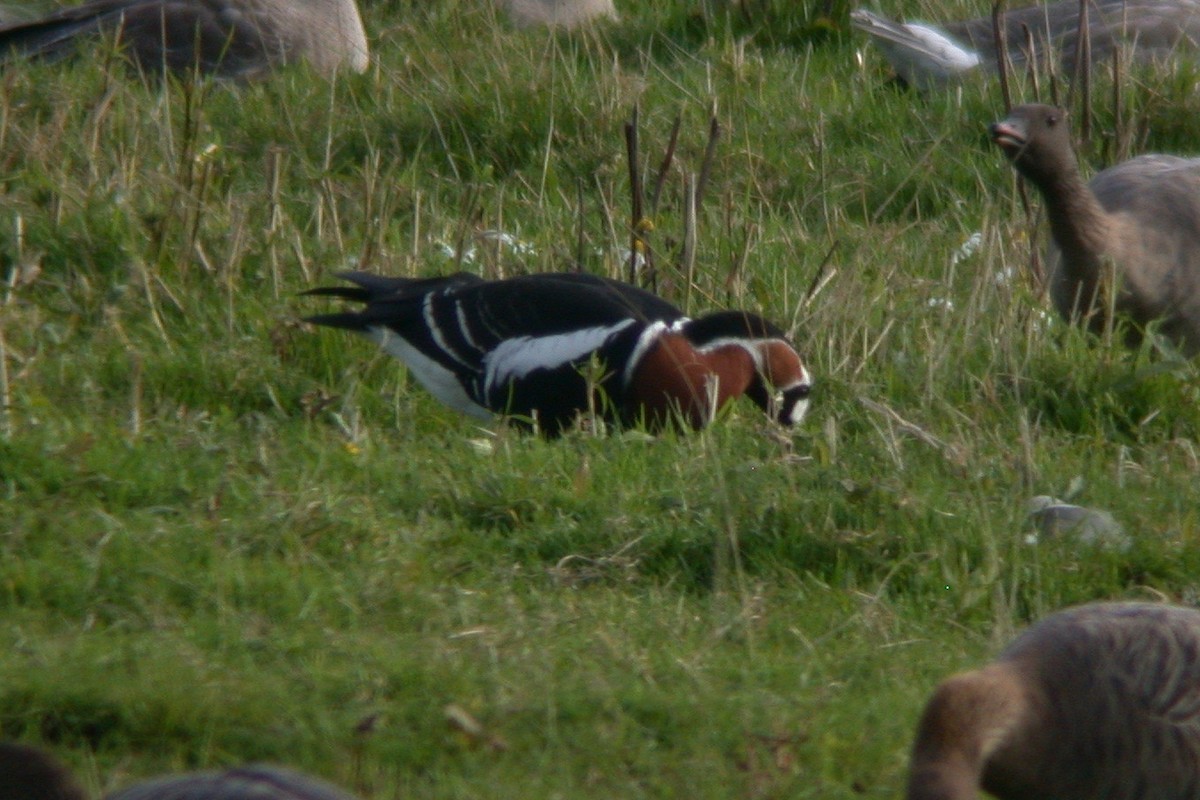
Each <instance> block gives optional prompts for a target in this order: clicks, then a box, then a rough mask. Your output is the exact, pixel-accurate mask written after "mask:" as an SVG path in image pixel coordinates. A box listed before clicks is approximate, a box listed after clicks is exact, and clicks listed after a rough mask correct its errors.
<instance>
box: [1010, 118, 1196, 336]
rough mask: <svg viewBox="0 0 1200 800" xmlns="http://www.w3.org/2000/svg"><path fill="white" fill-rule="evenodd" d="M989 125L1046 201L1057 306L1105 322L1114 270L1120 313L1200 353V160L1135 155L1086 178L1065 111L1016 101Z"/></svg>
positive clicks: (1077, 317)
mask: <svg viewBox="0 0 1200 800" xmlns="http://www.w3.org/2000/svg"><path fill="white" fill-rule="evenodd" d="M989 130H990V133H991V137H992V140H993V141H994V142H995V143H996V144H997V145H999V146H1000V148H1001V149H1002V150H1003V151H1004V154H1005V155H1006V156H1008V158H1009V160H1010V161H1012V163H1013V166H1014V167H1015V168H1016V170H1017V171H1018V172H1019V173H1021V175H1023V176H1025V178H1026V179H1028V180H1029V181H1030V182H1031V183H1033V185H1034V186H1036V187H1037V188H1038V191H1039V192H1041V194H1042V197H1043V198H1044V200H1045V204H1046V214H1047V216H1048V218H1049V220H1050V234H1051V243H1050V247H1049V254H1048V255H1049V258H1048V269H1049V271H1048V276H1049V286H1050V297H1051V299H1052V300H1053V302H1054V305H1055V307H1056V308H1057V309H1058V311H1059V313H1060V314H1062V315H1063V317H1065V318H1066V319H1068V320H1072V321H1084V322H1086V323H1087V324H1089V325H1090V326H1091V327H1092V329H1093V330H1100V329H1102V328H1103V327H1104V325H1105V323H1106V322H1107V319H1106V311H1107V309H1108V304H1109V301H1108V298H1106V296H1105V295H1106V291H1107V290H1106V285H1107V284H1108V283H1109V281H1108V277H1109V276H1110V275H1113V274H1114V273H1115V277H1116V279H1117V283H1118V290H1117V295H1116V297H1115V299H1114V301H1113V302H1114V307H1115V309H1116V311H1117V312H1118V314H1119V315H1124V316H1126V317H1127V318H1128V319H1130V320H1131V321H1132V322H1134V323H1135V324H1136V325H1138V326H1144V325H1146V324H1147V323H1150V322H1155V321H1158V322H1161V328H1160V330H1161V331H1162V333H1163V334H1164V335H1166V336H1167V337H1168V338H1170V339H1172V340H1173V341H1174V342H1175V343H1176V344H1177V345H1178V346H1179V347H1180V348H1181V349H1182V350H1183V351H1184V352H1185V353H1187V354H1188V355H1193V354H1195V353H1197V352H1200V159H1196V158H1179V157H1177V156H1169V155H1144V156H1139V157H1137V158H1133V159H1131V160H1129V161H1125V162H1123V163H1121V164H1118V165H1116V166H1114V167H1110V168H1108V169H1106V170H1104V171H1103V172H1100V173H1098V174H1097V175H1096V176H1095V177H1094V178H1092V180H1091V182H1089V183H1085V182H1084V180H1083V177H1082V176H1081V175H1080V172H1079V165H1078V162H1077V160H1076V157H1075V153H1074V151H1073V150H1072V148H1071V137H1070V131H1069V129H1068V125H1067V117H1066V112H1064V111H1063V110H1061V109H1058V108H1054V107H1052V106H1046V105H1024V106H1016V107H1014V108H1013V109H1012V111H1011V112H1010V113H1009V116H1008V118H1007V119H1005V120H1003V121H1001V122H997V123H995V124H993V125H992V126H991V127H990V129H989ZM1131 333H1132V339H1133V341H1136V339H1137V335H1138V334H1137V332H1136V331H1134V332H1131Z"/></svg>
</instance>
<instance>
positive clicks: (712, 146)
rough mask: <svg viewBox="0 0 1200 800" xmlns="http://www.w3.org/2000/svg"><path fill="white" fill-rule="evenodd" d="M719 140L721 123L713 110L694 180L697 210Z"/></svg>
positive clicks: (710, 171) (706, 184)
mask: <svg viewBox="0 0 1200 800" xmlns="http://www.w3.org/2000/svg"><path fill="white" fill-rule="evenodd" d="M720 138H721V122H720V120H718V119H717V110H716V108H714V109H713V112H712V117H711V118H709V121H708V145H707V146H706V147H705V148H704V161H702V162H701V163H700V177H699V178H697V179H696V207H697V208H699V206H700V204H701V202H703V200H704V190H705V188H706V187H707V186H708V178H709V176H710V175H711V174H712V165H713V161H714V159H715V158H716V155H717V141H718V140H719V139H720Z"/></svg>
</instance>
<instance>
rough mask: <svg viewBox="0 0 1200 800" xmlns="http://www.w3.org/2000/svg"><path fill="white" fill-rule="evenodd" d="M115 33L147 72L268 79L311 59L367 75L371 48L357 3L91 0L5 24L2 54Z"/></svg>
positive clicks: (52, 54) (45, 49)
mask: <svg viewBox="0 0 1200 800" xmlns="http://www.w3.org/2000/svg"><path fill="white" fill-rule="evenodd" d="M100 35H103V36H109V37H112V38H114V39H115V40H116V41H117V42H118V43H119V46H120V47H121V49H122V50H123V52H124V53H125V55H126V56H128V58H129V59H130V60H131V61H132V62H133V63H134V64H135V65H136V66H137V67H138V68H139V69H141V70H142V71H143V72H145V73H147V74H157V73H161V72H162V71H164V70H167V71H170V72H175V73H189V72H191V71H193V70H194V71H197V72H200V73H203V74H210V75H215V76H217V77H221V78H234V79H247V78H255V77H261V76H263V75H265V74H266V73H268V72H270V71H271V70H272V69H274V68H275V67H278V66H280V65H282V64H288V63H293V62H296V61H306V62H308V63H309V64H311V65H312V66H313V68H314V69H316V70H317V71H318V72H320V73H322V74H325V75H331V74H333V73H334V72H335V71H336V70H338V69H350V70H354V71H356V72H362V71H363V70H365V69H366V68H367V63H368V55H369V49H368V45H367V37H366V32H365V31H364V30H363V24H362V18H361V16H360V15H359V12H358V6H357V5H355V1H354V0H88V2H85V3H83V4H81V5H77V6H67V7H64V8H60V9H58V10H57V11H54V12H52V13H50V14H47V15H46V16H43V17H40V18H38V19H33V20H27V21H22V22H14V23H11V24H8V25H6V26H4V27H2V28H0V59H7V58H11V57H12V56H13V55H18V56H25V57H33V58H48V59H58V58H63V57H65V56H67V55H70V54H72V53H75V52H78V51H79V50H80V49H82V45H83V41H84V40H85V39H87V38H91V39H95V38H96V37H97V36H100Z"/></svg>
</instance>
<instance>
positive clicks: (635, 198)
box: [625, 104, 649, 283]
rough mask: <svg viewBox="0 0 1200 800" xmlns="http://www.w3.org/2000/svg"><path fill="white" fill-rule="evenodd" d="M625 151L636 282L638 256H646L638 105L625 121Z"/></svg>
mask: <svg viewBox="0 0 1200 800" xmlns="http://www.w3.org/2000/svg"><path fill="white" fill-rule="evenodd" d="M625 153H626V156H627V157H628V158H629V195H630V222H629V282H630V283H637V272H638V259H639V256H640V257H643V258H648V257H649V254H648V252H646V250H647V248H646V242H645V239H643V238H642V233H643V230H642V229H643V227H644V220H645V215H644V214H643V212H642V203H643V195H642V173H641V170H640V169H639V168H638V107H637V105H636V104H634V106H633V113H632V114H631V115H630V118H629V122H626V123H625Z"/></svg>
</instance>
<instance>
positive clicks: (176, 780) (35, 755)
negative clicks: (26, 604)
mask: <svg viewBox="0 0 1200 800" xmlns="http://www.w3.org/2000/svg"><path fill="white" fill-rule="evenodd" d="M0 800H87V794H86V793H85V792H84V791H83V788H82V787H81V786H80V785H79V783H78V782H76V780H75V778H74V777H73V776H72V775H71V772H70V770H68V769H67V767H66V766H65V765H64V764H63V763H62V762H60V761H59V760H58V759H56V758H54V757H53V756H51V755H50V754H49V753H46V752H44V751H42V750H39V749H37V748H36V747H30V746H28V745H23V744H17V743H15V742H0ZM105 800H358V798H356V797H355V796H354V795H352V794H350V793H348V792H345V791H342V790H341V789H339V788H337V787H336V786H333V785H332V784H328V783H325V782H324V781H321V780H318V779H316V778H313V777H311V776H309V775H305V774H303V773H300V772H296V771H295V770H290V769H285V768H283V767H271V766H262V765H253V766H247V767H238V768H235V769H227V770H213V771H208V772H192V773H187V774H183V775H169V776H164V777H162V778H155V779H152V780H149V781H144V782H142V783H137V784H134V785H133V786H130V787H128V788H126V789H121V790H120V791H117V792H115V793H113V794H110V795H107V796H106V797H105Z"/></svg>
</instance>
